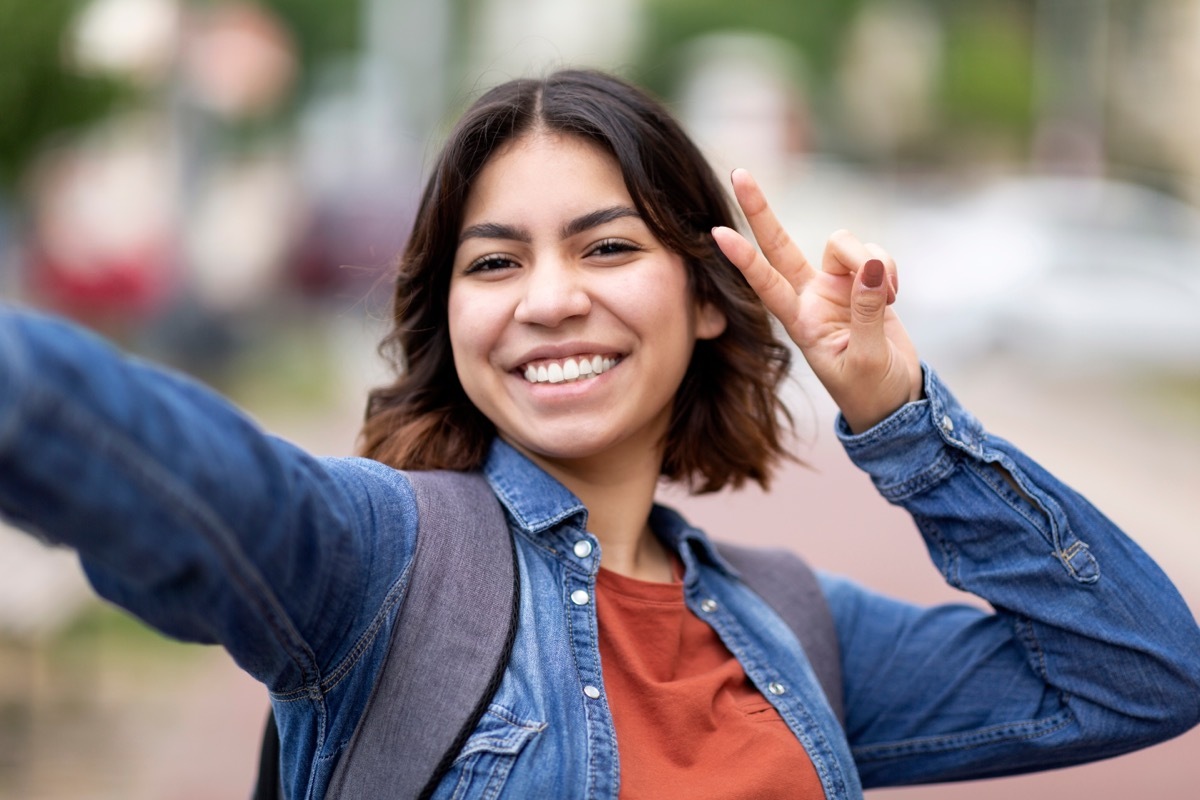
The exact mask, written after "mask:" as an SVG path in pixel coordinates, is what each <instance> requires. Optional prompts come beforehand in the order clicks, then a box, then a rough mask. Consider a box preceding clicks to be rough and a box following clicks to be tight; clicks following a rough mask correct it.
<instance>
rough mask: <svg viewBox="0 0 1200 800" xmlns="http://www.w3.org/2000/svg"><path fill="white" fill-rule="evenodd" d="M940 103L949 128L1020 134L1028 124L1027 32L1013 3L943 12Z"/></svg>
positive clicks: (1029, 63) (1029, 68) (1030, 114)
mask: <svg viewBox="0 0 1200 800" xmlns="http://www.w3.org/2000/svg"><path fill="white" fill-rule="evenodd" d="M946 22H947V27H946V61H945V68H944V72H943V74H942V98H941V99H942V106H943V108H944V111H945V116H946V120H947V122H948V123H949V125H950V126H951V127H952V128H956V129H959V130H963V131H964V132H966V131H970V130H981V129H988V130H991V131H994V132H1002V133H1005V134H1010V135H1020V136H1025V135H1027V134H1028V132H1029V130H1030V128H1031V127H1032V124H1033V53H1032V47H1033V31H1032V20H1031V18H1030V15H1029V14H1028V13H1022V11H1021V10H1020V9H1019V8H1018V7H1016V6H1008V7H999V6H992V7H991V8H990V9H981V8H978V7H976V8H973V9H972V10H971V12H970V13H953V12H951V13H950V14H949V15H948V17H947V20H946Z"/></svg>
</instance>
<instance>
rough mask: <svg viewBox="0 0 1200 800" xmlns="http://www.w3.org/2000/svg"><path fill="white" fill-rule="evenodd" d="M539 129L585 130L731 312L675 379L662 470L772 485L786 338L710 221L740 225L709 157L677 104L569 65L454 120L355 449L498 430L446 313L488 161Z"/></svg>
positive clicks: (476, 440) (404, 452)
mask: <svg viewBox="0 0 1200 800" xmlns="http://www.w3.org/2000/svg"><path fill="white" fill-rule="evenodd" d="M535 129H541V130H547V131H550V132H555V133H561V134H564V135H571V136H579V137H582V138H584V139H586V140H588V141H589V142H593V143H595V144H597V145H599V146H600V147H602V148H603V149H604V150H606V151H608V152H610V153H612V154H613V156H614V157H615V158H616V160H617V162H618V164H619V165H620V168H621V173H622V175H623V176H624V178H625V185H626V187H627V188H628V190H629V194H630V196H631V197H632V199H633V202H634V205H635V206H636V207H637V210H638V213H639V214H640V215H641V216H642V218H643V219H644V220H645V221H646V224H647V225H648V226H649V228H650V230H651V231H652V232H653V233H654V235H655V236H656V237H657V238H658V239H659V241H661V242H662V243H663V245H664V246H666V247H667V248H668V249H670V250H672V251H674V252H676V253H679V254H681V255H682V256H683V259H684V261H685V263H686V264H687V265H688V277H689V284H690V287H691V290H692V292H693V293H694V295H695V298H696V299H697V300H698V301H700V302H702V303H711V304H713V305H714V306H716V307H717V308H719V309H720V310H721V311H722V312H723V313H724V314H725V317H726V320H727V324H726V328H725V331H724V332H723V333H722V334H721V335H720V336H718V337H717V338H715V339H712V340H699V341H697V342H696V347H695V351H694V353H693V355H692V361H691V364H690V365H689V367H688V369H687V372H686V374H685V375H684V378H683V382H682V384H681V385H680V387H679V391H678V393H677V394H676V398H675V403H674V407H673V412H672V417H671V422H670V426H669V429H668V432H667V441H666V448H665V458H664V460H663V466H662V474H663V475H664V476H665V477H666V478H668V479H669V480H672V481H679V482H683V483H686V484H687V485H688V486H689V488H690V489H691V490H692V491H693V492H697V493H702V492H713V491H717V490H719V489H722V488H724V487H725V486H734V487H737V486H741V485H742V484H743V483H744V482H745V481H746V480H747V479H749V480H752V481H755V482H757V483H758V484H760V485H761V486H763V487H764V488H765V487H766V486H767V483H768V481H769V479H770V475H771V471H772V469H773V467H774V466H775V464H776V463H777V462H778V461H779V459H780V458H781V457H787V451H786V450H785V448H784V442H783V441H782V439H783V435H782V434H783V432H784V430H783V429H784V425H785V424H786V425H789V426H790V424H791V417H790V415H789V414H788V413H787V410H786V408H784V406H783V404H782V403H781V401H780V400H779V396H778V392H777V390H778V387H779V384H780V382H781V381H782V380H783V379H784V378H785V377H786V375H787V372H788V367H789V364H790V360H791V357H790V351H789V350H788V348H786V347H785V346H783V345H782V344H781V343H780V342H779V341H778V340H777V339H776V338H775V335H774V332H773V330H772V326H771V322H770V319H769V317H768V315H767V312H766V311H765V309H764V308H763V306H762V304H761V303H760V302H759V300H758V298H757V296H756V295H755V294H754V292H753V290H751V289H750V287H749V286H748V285H747V284H746V282H745V280H744V279H743V278H742V275H741V273H740V272H739V271H738V270H737V268H736V267H734V266H733V265H732V264H730V263H729V262H728V261H727V260H726V259H725V257H724V256H723V255H722V254H721V253H720V251H719V250H718V249H717V247H716V245H715V243H714V242H713V240H712V236H711V235H710V233H709V232H710V231H711V229H712V228H713V226H715V225H725V226H729V227H735V226H736V222H735V216H734V213H733V211H732V208H731V206H730V202H729V199H728V197H727V195H726V194H725V193H724V192H723V191H722V190H721V186H720V184H719V183H718V182H717V179H716V177H715V176H714V175H713V172H712V168H711V167H710V166H709V165H708V162H707V161H706V160H705V159H704V156H703V155H701V153H700V151H699V150H698V149H697V147H696V146H695V144H693V142H692V141H691V139H689V138H688V136H687V134H685V133H684V131H683V129H682V128H681V127H680V126H679V124H678V123H677V122H676V121H675V120H674V119H673V118H672V117H671V115H670V113H669V112H668V111H667V110H666V109H665V108H664V107H663V106H662V105H661V104H660V103H658V102H657V101H656V100H654V99H652V98H651V97H649V96H648V95H647V94H645V93H644V92H642V91H641V90H640V89H638V88H636V87H634V86H632V85H630V84H628V83H626V82H624V81H622V80H620V79H618V78H615V77H613V76H611V75H607V74H604V73H599V72H592V71H584V70H566V71H562V72H557V73H554V74H553V75H550V76H549V77H547V78H545V79H542V80H536V79H521V80H514V81H510V82H508V83H505V84H503V85H500V86H497V87H496V88H494V89H491V90H490V91H488V92H487V93H485V94H484V95H483V96H482V97H480V98H479V100H477V101H476V102H475V103H474V105H472V106H471V107H470V108H469V109H468V110H467V111H466V113H465V114H463V116H462V118H461V119H460V120H459V121H458V123H457V125H455V127H454V129H453V130H452V131H451V133H450V136H449V139H448V141H447V143H446V145H445V147H444V148H443V150H442V152H441V155H440V157H439V158H438V161H437V164H436V166H435V168H434V171H433V174H432V175H431V176H430V178H429V182H428V183H427V184H426V186H425V192H424V195H423V197H422V199H421V204H420V207H419V209H418V211H417V217H416V220H415V222H414V224H413V232H412V237H411V238H410V239H409V241H408V244H407V246H406V248H405V250H404V253H403V255H402V256H401V259H400V265H399V272H398V275H397V277H396V290H395V300H394V311H393V324H394V327H393V329H392V331H391V332H390V333H388V335H387V336H386V338H385V339H384V340H383V343H382V344H381V345H380V351H381V352H382V353H383V354H384V356H385V357H386V358H388V359H389V360H390V361H391V362H392V363H393V364H394V365H395V366H396V368H397V372H398V377H397V379H396V381H395V382H394V383H392V384H391V385H389V386H384V387H381V388H378V389H375V390H374V391H372V392H371V394H370V397H369V400H368V402H367V413H366V421H365V423H364V425H363V429H362V433H361V452H362V454H363V455H365V456H367V457H368V458H373V459H376V460H378V461H382V462H384V463H386V464H390V465H392V466H394V467H397V468H401V469H457V470H469V469H474V468H477V467H479V466H480V465H481V464H482V462H483V459H484V457H485V456H486V454H487V450H488V447H489V445H490V443H491V441H492V438H493V437H494V436H495V435H496V433H495V428H494V427H493V426H492V423H491V422H490V421H489V420H488V419H487V418H486V417H485V416H484V415H483V414H482V413H481V412H480V411H479V410H478V409H477V408H476V407H475V406H474V405H473V404H472V403H471V401H470V400H468V399H467V396H466V393H465V392H464V391H463V388H462V385H461V384H460V383H459V381H458V376H457V374H456V373H455V369H454V360H453V355H452V353H451V350H450V335H449V325H448V322H447V297H448V295H449V287H450V273H451V265H452V263H453V261H454V256H455V251H456V249H457V246H458V236H459V232H460V228H461V227H462V218H463V209H464V206H465V205H466V201H467V195H468V193H469V192H470V190H471V186H472V184H473V182H474V180H475V177H476V176H477V175H478V174H479V171H480V170H481V169H482V168H483V166H484V164H485V163H486V162H487V161H488V159H489V158H491V156H492V155H493V154H494V153H496V152H497V151H498V150H499V149H500V148H501V147H503V146H504V145H506V144H508V143H510V142H513V141H516V140H517V139H519V138H520V137H521V136H523V135H524V134H527V133H529V132H531V131H533V130H535Z"/></svg>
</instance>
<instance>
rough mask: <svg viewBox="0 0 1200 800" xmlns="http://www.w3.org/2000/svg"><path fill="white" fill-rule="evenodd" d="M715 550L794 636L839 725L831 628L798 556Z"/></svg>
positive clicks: (837, 661)
mask: <svg viewBox="0 0 1200 800" xmlns="http://www.w3.org/2000/svg"><path fill="white" fill-rule="evenodd" d="M717 551H718V552H719V553H720V554H721V556H722V557H723V558H724V559H725V560H726V561H728V562H729V563H730V565H732V566H733V568H734V569H736V570H737V571H738V572H739V573H741V576H742V579H743V580H744V581H745V582H746V585H747V586H749V587H750V588H751V589H753V590H754V591H755V592H756V593H757V594H758V596H759V597H761V598H762V599H763V600H765V601H766V602H767V605H769V606H770V607H771V608H773V609H775V613H777V614H778V615H779V616H780V617H782V618H783V621H784V622H786V623H787V625H788V627H789V628H791V629H792V632H793V633H795V634H796V638H797V639H799V640H800V645H801V646H802V647H803V648H804V653H805V655H807V656H808V661H809V663H810V664H812V668H813V672H815V673H816V675H817V681H818V682H820V684H821V688H822V689H824V690H825V696H826V697H827V698H829V705H830V706H831V707H832V708H833V713H834V714H835V715H837V718H838V721H839V722H841V723H842V724H843V725H845V724H846V715H845V711H844V710H843V708H842V655H841V648H840V647H839V646H838V637H837V628H836V627H835V626H834V624H833V613H832V612H830V610H829V603H827V602H826V601H825V595H824V594H822V593H821V585H820V584H819V583H818V582H817V576H816V575H815V574H813V571H812V569H811V568H810V567H809V566H808V564H807V563H805V561H804V560H803V559H802V558H800V557H799V556H797V555H796V554H795V553H791V552H789V551H787V550H778V549H771V550H767V549H762V548H755V547H741V546H738V545H732V544H728V543H724V542H722V543H718V544H717Z"/></svg>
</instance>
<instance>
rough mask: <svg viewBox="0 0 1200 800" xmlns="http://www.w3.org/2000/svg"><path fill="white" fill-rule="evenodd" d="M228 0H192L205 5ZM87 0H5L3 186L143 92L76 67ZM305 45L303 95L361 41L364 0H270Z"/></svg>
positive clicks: (0, 29) (0, 126)
mask: <svg viewBox="0 0 1200 800" xmlns="http://www.w3.org/2000/svg"><path fill="white" fill-rule="evenodd" d="M224 1H225V0H190V3H189V4H191V5H195V6H204V5H213V4H216V3H220V2H224ZM82 5H83V4H82V3H81V2H80V0H37V2H30V0H0V192H11V191H12V189H13V188H14V185H15V183H16V181H17V180H19V178H20V175H21V173H22V171H23V169H24V168H25V166H26V165H27V164H28V163H29V160H30V159H31V158H32V157H33V155H34V154H35V153H36V152H37V151H38V149H39V148H41V147H42V146H43V145H44V144H45V142H46V141H47V140H49V139H52V138H53V137H55V136H56V135H59V134H62V133H65V132H67V131H70V130H74V129H78V128H80V127H83V126H86V125H87V124H88V123H91V122H93V121H95V120H97V119H100V118H103V117H104V116H105V115H107V114H109V113H111V112H112V111H113V110H114V109H115V108H117V107H119V106H121V105H122V104H123V103H125V102H132V101H133V100H135V99H136V98H137V97H138V91H139V90H138V89H136V88H135V87H133V86H130V85H127V84H125V83H123V82H122V81H121V80H120V79H118V78H115V77H102V76H93V75H82V74H79V73H78V72H77V71H75V70H73V68H72V65H71V63H70V60H69V57H68V56H67V54H66V52H65V51H66V46H65V42H66V39H67V35H68V34H69V32H70V30H71V26H72V24H73V22H74V20H75V17H76V15H77V14H78V12H79V10H80V8H81V7H82ZM263 5H265V6H267V7H269V8H270V9H272V10H273V11H275V12H276V13H277V14H278V15H279V17H280V19H282V20H283V22H284V23H285V25H286V26H287V27H288V29H289V31H290V32H291V34H292V36H293V37H294V39H295V43H296V46H297V50H298V55H299V60H300V76H299V80H300V84H299V86H298V87H297V88H298V91H297V92H296V93H295V94H294V95H293V105H292V108H294V107H295V103H296V102H300V101H302V100H303V98H304V96H305V95H306V91H305V90H306V89H308V88H310V87H311V82H312V78H313V75H314V72H315V70H316V69H317V67H318V66H319V65H320V64H321V63H322V62H323V61H324V60H325V59H327V58H329V57H336V56H339V55H343V54H346V53H349V52H353V51H354V50H355V49H357V48H358V47H359V44H360V34H361V25H360V15H361V2H360V0H338V2H329V1H328V0H264V2H263Z"/></svg>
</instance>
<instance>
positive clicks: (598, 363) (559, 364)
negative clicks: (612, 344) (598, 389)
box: [524, 355, 621, 383]
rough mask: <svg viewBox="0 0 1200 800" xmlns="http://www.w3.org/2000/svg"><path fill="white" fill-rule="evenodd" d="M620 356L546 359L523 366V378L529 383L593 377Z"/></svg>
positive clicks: (603, 371)
mask: <svg viewBox="0 0 1200 800" xmlns="http://www.w3.org/2000/svg"><path fill="white" fill-rule="evenodd" d="M620 361H621V358H620V356H617V357H616V358H612V357H609V356H600V355H595V356H579V357H576V358H564V359H561V360H557V361H547V362H544V363H540V364H537V365H534V364H529V365H527V366H526V367H525V372H524V375H525V380H527V381H529V382H530V383H570V382H572V381H582V380H587V379H588V378H595V377H596V376H598V375H603V374H604V373H605V372H608V371H609V370H610V369H612V368H613V367H614V366H615V365H616V364H618V363H620Z"/></svg>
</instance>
